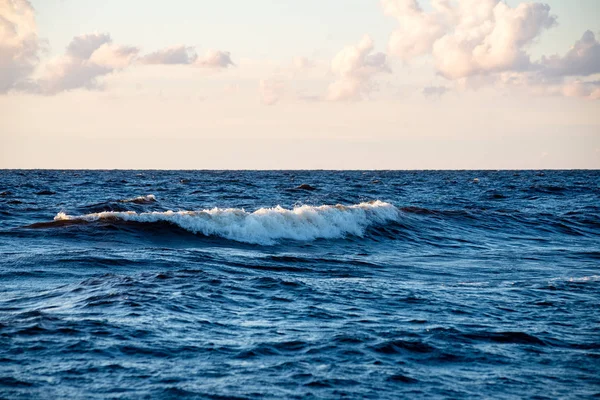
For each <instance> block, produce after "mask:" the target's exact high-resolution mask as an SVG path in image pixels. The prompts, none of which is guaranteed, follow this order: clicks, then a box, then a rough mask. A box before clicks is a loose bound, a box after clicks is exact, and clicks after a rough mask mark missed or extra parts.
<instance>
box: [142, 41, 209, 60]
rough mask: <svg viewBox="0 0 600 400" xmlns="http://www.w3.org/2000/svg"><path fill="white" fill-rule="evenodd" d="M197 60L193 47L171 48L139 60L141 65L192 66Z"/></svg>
mask: <svg viewBox="0 0 600 400" xmlns="http://www.w3.org/2000/svg"><path fill="white" fill-rule="evenodd" d="M197 58H198V54H197V53H196V51H195V49H194V47H187V46H183V45H180V46H173V47H168V48H166V49H162V50H158V51H155V52H154V53H150V54H147V55H145V56H143V57H141V58H140V62H141V63H142V64H193V63H194V62H195V61H196V60H197Z"/></svg>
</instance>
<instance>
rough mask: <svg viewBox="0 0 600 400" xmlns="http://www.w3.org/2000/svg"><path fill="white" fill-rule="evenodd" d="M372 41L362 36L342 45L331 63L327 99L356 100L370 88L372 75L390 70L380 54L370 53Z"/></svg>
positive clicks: (384, 57) (373, 45)
mask: <svg viewBox="0 0 600 400" xmlns="http://www.w3.org/2000/svg"><path fill="white" fill-rule="evenodd" d="M374 48H375V44H374V43H373V40H372V39H371V38H370V37H369V36H368V35H365V36H364V37H363V38H362V39H361V41H360V42H359V43H358V44H356V45H352V46H346V47H345V48H344V49H342V51H340V52H339V53H338V54H337V55H336V56H335V57H334V58H333V60H332V62H331V71H332V72H333V73H334V74H335V75H336V80H335V81H334V82H333V83H332V84H331V85H329V88H328V91H327V99H328V100H332V101H338V100H357V99H360V98H361V97H362V96H363V95H364V94H365V93H368V92H370V91H371V90H372V89H373V83H372V80H373V78H374V77H375V76H376V75H378V74H381V73H384V72H391V70H390V68H389V66H388V64H387V57H386V55H385V54H384V53H373V50H374Z"/></svg>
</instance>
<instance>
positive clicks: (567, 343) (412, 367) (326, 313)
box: [0, 171, 600, 399]
mask: <svg viewBox="0 0 600 400" xmlns="http://www.w3.org/2000/svg"><path fill="white" fill-rule="evenodd" d="M302 184H306V185H310V186H304V187H303V189H298V187H299V186H300V185H302ZM307 189H315V190H307ZM594 396H595V397H599V396H600V171H545V172H536V171H517V172H513V171H498V172H495V171H487V172H486V171H463V172H445V171H437V172H436V171H431V172H424V171H415V172H396V171H364V172H363V171H356V172H334V171H287V172H286V171H281V172H275V171H266V172H264V171H263V172H259V171H245V172H235V171H222V172H220V171H0V398H7V399H15V398H23V399H31V398H48V399H58V398H65V399H94V398H98V399H99V398H124V399H125V398H127V399H129V398H152V399H154V398H203V399H204V398H205V399H230V398H240V399H245V398H249V399H259V398H268V399H282V398H298V399H300V398H315V399H338V398H373V399H375V398H381V399H397V398H400V397H409V398H427V399H430V398H456V399H461V398H466V397H471V398H506V399H508V398H536V399H556V398H589V397H594Z"/></svg>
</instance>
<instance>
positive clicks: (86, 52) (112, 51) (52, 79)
mask: <svg viewBox="0 0 600 400" xmlns="http://www.w3.org/2000/svg"><path fill="white" fill-rule="evenodd" d="M138 53H139V49H138V48H137V47H131V46H119V45H115V44H113V43H112V39H111V37H110V35H108V34H106V33H93V34H87V35H81V36H76V37H75V38H73V40H72V41H71V43H70V44H69V45H68V46H67V49H66V52H65V54H64V55H63V56H61V57H59V58H58V59H55V60H53V61H52V62H50V63H49V64H48V65H47V66H46V69H45V72H44V74H43V75H42V77H41V78H40V79H39V80H38V81H37V90H38V91H39V92H41V93H43V94H50V95H52V94H57V93H60V92H63V91H67V90H73V89H78V88H85V89H100V88H102V85H101V83H99V82H98V78H99V77H101V76H104V75H108V74H110V73H112V72H114V71H117V70H121V69H123V68H126V67H127V66H129V65H130V64H131V63H132V61H133V60H134V59H135V58H136V57H137V54H138Z"/></svg>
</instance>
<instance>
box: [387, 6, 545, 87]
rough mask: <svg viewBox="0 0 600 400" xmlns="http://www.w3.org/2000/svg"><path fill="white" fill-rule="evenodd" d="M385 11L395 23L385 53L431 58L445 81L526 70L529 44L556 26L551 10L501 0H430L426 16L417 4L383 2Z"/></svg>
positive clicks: (409, 57)
mask: <svg viewBox="0 0 600 400" xmlns="http://www.w3.org/2000/svg"><path fill="white" fill-rule="evenodd" d="M382 6H383V10H384V13H385V14H387V15H389V16H393V17H394V18H396V19H397V20H398V23H399V26H398V28H397V29H396V30H395V31H394V33H392V35H391V37H390V42H389V45H388V51H389V52H390V54H393V55H395V56H397V57H399V58H400V59H402V60H403V61H405V62H406V61H409V60H411V59H412V58H414V57H417V56H420V55H425V54H431V55H432V56H433V60H434V65H435V67H436V70H437V72H438V73H439V74H440V75H442V76H444V77H446V78H448V79H460V78H466V77H470V76H475V75H487V74H493V73H499V72H504V71H523V70H528V69H530V68H531V61H530V58H529V55H528V54H527V48H528V46H529V45H530V44H531V43H532V42H533V41H534V40H535V39H536V38H537V37H538V36H539V35H540V34H541V33H542V32H543V31H544V30H546V29H548V28H550V27H552V26H554V25H555V23H556V18H555V17H554V16H552V15H551V14H550V7H549V6H547V5H545V4H540V3H521V4H519V5H518V6H517V7H514V8H512V7H510V6H508V5H507V4H506V3H504V2H501V1H500V0H458V1H456V2H453V3H451V2H449V1H444V0H435V1H433V2H432V6H433V10H432V11H431V12H425V11H424V10H423V9H422V8H421V7H420V6H419V3H418V2H417V1H416V0H383V1H382Z"/></svg>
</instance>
